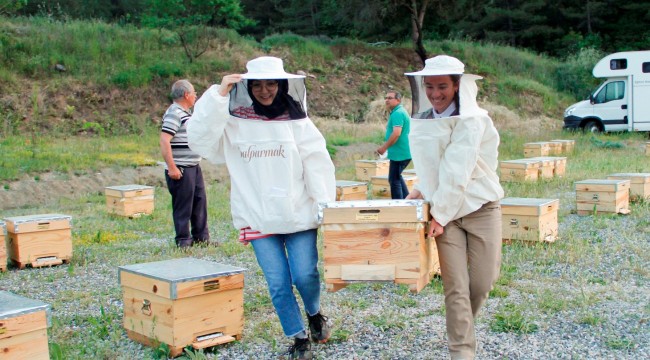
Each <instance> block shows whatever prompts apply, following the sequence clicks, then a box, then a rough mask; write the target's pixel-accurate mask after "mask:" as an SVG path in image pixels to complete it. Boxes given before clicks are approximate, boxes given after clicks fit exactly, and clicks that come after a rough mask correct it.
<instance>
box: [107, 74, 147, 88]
mask: <svg viewBox="0 0 650 360" xmlns="http://www.w3.org/2000/svg"><path fill="white" fill-rule="evenodd" d="M150 81H151V72H149V70H148V69H129V70H123V71H120V72H118V73H117V74H115V75H113V77H112V78H111V82H112V83H113V84H115V85H117V86H119V87H121V88H123V89H126V88H130V87H142V86H145V85H147V84H149V82H150Z"/></svg>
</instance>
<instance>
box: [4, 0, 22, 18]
mask: <svg viewBox="0 0 650 360" xmlns="http://www.w3.org/2000/svg"><path fill="white" fill-rule="evenodd" d="M25 5H27V0H0V15H13V14H15V13H16V12H17V11H18V10H20V8H22V7H23V6H25Z"/></svg>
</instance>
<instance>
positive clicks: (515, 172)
mask: <svg viewBox="0 0 650 360" xmlns="http://www.w3.org/2000/svg"><path fill="white" fill-rule="evenodd" d="M541 165H542V164H541V162H539V161H538V160H530V159H519V160H504V161H500V162H499V169H500V171H501V176H500V179H501V180H502V181H528V180H530V181H535V180H537V179H538V178H539V168H540V167H541Z"/></svg>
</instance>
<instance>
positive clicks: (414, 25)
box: [409, 0, 430, 65]
mask: <svg viewBox="0 0 650 360" xmlns="http://www.w3.org/2000/svg"><path fill="white" fill-rule="evenodd" d="M429 1H430V0H423V1H422V4H421V7H420V8H419V9H418V4H417V0H411V6H409V10H411V39H412V40H413V46H414V48H415V53H416V54H418V56H419V57H420V60H421V61H422V65H424V62H425V61H426V59H427V57H428V55H427V50H426V49H425V48H424V44H423V43H422V37H423V36H422V24H424V15H425V14H426V10H427V6H429Z"/></svg>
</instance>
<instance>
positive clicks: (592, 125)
mask: <svg viewBox="0 0 650 360" xmlns="http://www.w3.org/2000/svg"><path fill="white" fill-rule="evenodd" d="M582 131H584V132H590V133H592V134H595V133H599V132H600V131H601V130H600V126H598V123H597V122H595V121H589V122H588V123H586V124H585V126H583V127H582Z"/></svg>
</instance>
